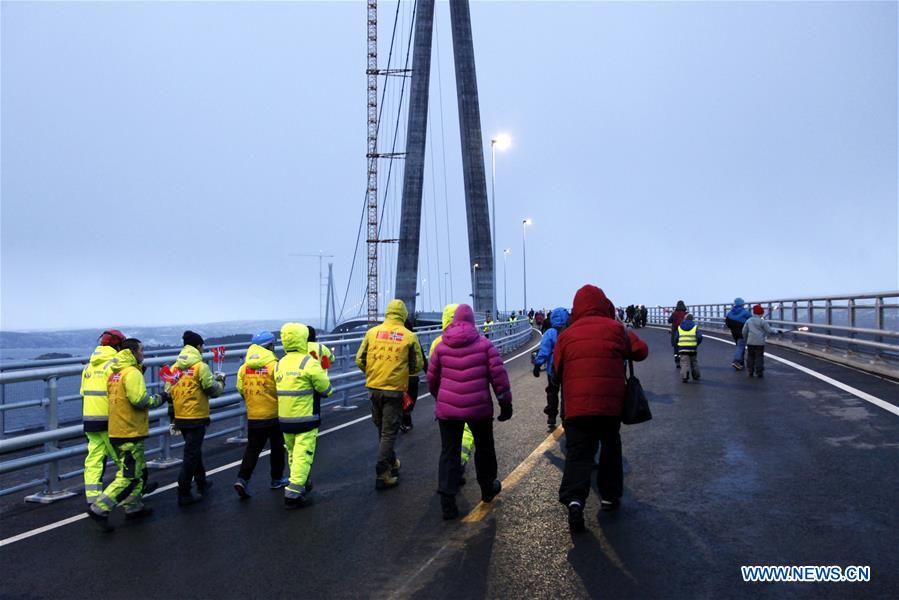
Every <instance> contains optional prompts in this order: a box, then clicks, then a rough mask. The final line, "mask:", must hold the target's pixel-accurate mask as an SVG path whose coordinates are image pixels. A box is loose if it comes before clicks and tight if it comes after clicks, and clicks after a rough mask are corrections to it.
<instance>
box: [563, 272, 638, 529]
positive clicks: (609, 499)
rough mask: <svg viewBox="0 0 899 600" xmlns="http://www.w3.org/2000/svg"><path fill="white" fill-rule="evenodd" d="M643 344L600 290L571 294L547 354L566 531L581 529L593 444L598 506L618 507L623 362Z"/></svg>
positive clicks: (621, 475)
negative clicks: (560, 442)
mask: <svg viewBox="0 0 899 600" xmlns="http://www.w3.org/2000/svg"><path fill="white" fill-rule="evenodd" d="M648 354H649V347H648V346H647V345H646V343H645V342H644V341H643V340H641V339H640V338H639V337H638V336H637V334H636V333H634V332H633V331H630V330H628V329H626V328H625V327H624V326H623V325H622V324H621V323H619V322H618V321H616V320H615V308H614V306H613V305H612V303H611V302H610V301H609V299H608V298H606V295H605V293H603V291H602V290H601V289H600V288H598V287H596V286H593V285H585V286H583V287H582V288H581V289H579V290H578V291H577V294H575V296H574V307H573V309H572V311H571V321H570V322H569V325H568V327H566V328H565V330H564V331H563V332H562V333H561V334H560V335H559V340H558V342H557V343H556V348H555V351H554V352H553V376H554V378H555V380H556V382H557V383H561V385H562V402H563V405H564V407H565V420H564V422H563V425H564V426H565V448H566V454H565V469H564V473H563V475H562V483H561V485H560V486H559V501H560V502H561V503H562V504H563V505H564V506H566V507H567V508H568V525H569V527H570V528H571V530H572V531H583V530H584V506H585V505H586V501H587V495H588V494H589V492H590V475H591V473H592V472H593V459H594V457H595V456H596V450H597V446H598V445H600V444H601V452H600V455H599V469H598V471H597V487H598V489H599V493H600V496H601V498H602V500H601V508H602V510H614V509H616V508H618V506H619V503H620V501H621V495H622V493H623V491H624V473H623V468H622V463H621V436H620V434H619V430H620V427H621V412H622V407H623V404H624V397H625V393H626V392H625V390H626V370H625V360H627V359H630V360H635V361H640V360H643V359H645V358H646V357H647V356H648Z"/></svg>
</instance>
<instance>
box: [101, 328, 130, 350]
mask: <svg viewBox="0 0 899 600" xmlns="http://www.w3.org/2000/svg"><path fill="white" fill-rule="evenodd" d="M124 341H125V334H124V333H122V332H121V331H119V330H118V329H107V330H106V331H104V332H103V333H102V334H100V345H101V346H118V345H119V344H121V343H122V342H124Z"/></svg>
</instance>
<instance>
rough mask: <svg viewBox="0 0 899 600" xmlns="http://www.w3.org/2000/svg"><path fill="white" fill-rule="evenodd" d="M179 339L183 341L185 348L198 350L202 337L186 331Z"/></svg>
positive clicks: (201, 343)
mask: <svg viewBox="0 0 899 600" xmlns="http://www.w3.org/2000/svg"><path fill="white" fill-rule="evenodd" d="M181 339H182V340H183V341H184V345H185V346H193V347H194V348H199V347H200V346H202V345H203V336H201V335H200V334H199V333H195V332H193V331H191V330H190V329H188V330H187V331H185V332H184V334H183V335H182V336H181Z"/></svg>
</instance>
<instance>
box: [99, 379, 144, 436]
mask: <svg viewBox="0 0 899 600" xmlns="http://www.w3.org/2000/svg"><path fill="white" fill-rule="evenodd" d="M132 371H133V372H137V373H138V374H139V375H140V379H141V382H143V378H144V376H143V373H141V372H140V369H138V368H137V367H133V366H128V367H125V368H124V369H122V370H121V371H119V372H117V373H112V374H111V375H110V376H109V379H108V380H107V381H108V388H107V389H108V391H109V437H110V439H135V438H138V439H140V438H145V437H147V436H148V435H150V409H149V402H148V401H149V397H148V396H147V389H146V387H144V388H143V397H142V398H141V400H140V402H142V403H143V406H136V405H134V404H133V403H132V402H131V401H130V400H129V399H128V390H127V389H126V388H125V378H126V377H127V375H128V374H129V373H131V372H132Z"/></svg>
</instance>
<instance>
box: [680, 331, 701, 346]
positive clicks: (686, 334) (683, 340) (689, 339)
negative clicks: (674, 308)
mask: <svg viewBox="0 0 899 600" xmlns="http://www.w3.org/2000/svg"><path fill="white" fill-rule="evenodd" d="M698 328H699V325H694V326H693V329H684V328H683V327H680V326H678V328H677V336H678V337H677V345H678V347H679V348H695V347H696V346H697V343H696V330H697V329H698Z"/></svg>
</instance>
